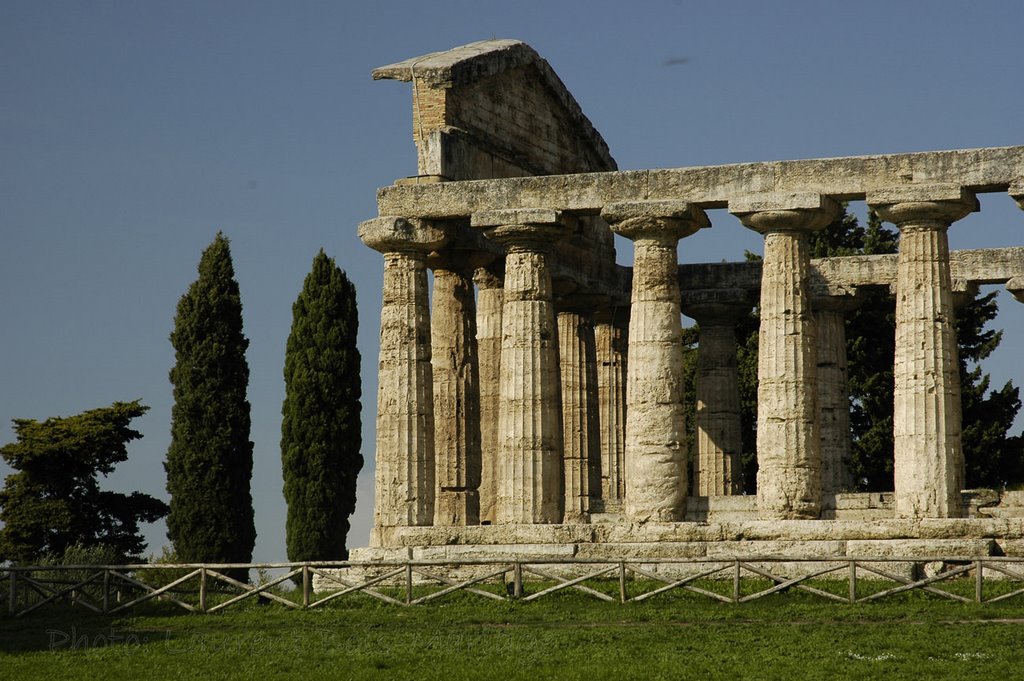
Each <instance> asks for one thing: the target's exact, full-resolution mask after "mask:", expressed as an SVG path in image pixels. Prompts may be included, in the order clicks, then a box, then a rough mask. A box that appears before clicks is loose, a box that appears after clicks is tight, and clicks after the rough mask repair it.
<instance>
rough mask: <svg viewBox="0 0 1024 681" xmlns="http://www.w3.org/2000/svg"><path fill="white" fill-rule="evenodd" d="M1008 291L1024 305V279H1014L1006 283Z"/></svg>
mask: <svg viewBox="0 0 1024 681" xmlns="http://www.w3.org/2000/svg"><path fill="white" fill-rule="evenodd" d="M1006 290H1007V291H1009V292H1010V295H1012V296H1013V297H1014V298H1016V299H1017V300H1018V301H1019V302H1022V303H1024V277H1014V278H1013V279H1011V280H1010V281H1008V282H1006Z"/></svg>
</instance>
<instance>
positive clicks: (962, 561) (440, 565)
mask: <svg viewBox="0 0 1024 681" xmlns="http://www.w3.org/2000/svg"><path fill="white" fill-rule="evenodd" d="M254 569H255V570H260V571H266V570H284V574H283V575H281V576H277V577H274V578H273V579H267V580H261V581H260V583H258V584H247V583H245V582H242V581H239V580H238V579H235V578H234V577H232V576H230V575H229V574H226V573H228V572H230V573H232V574H238V573H239V572H243V571H250V570H254ZM169 572H170V573H171V574H170V575H168V573H169ZM154 577H160V579H154ZM314 578H318V579H319V580H320V586H321V587H325V588H322V589H321V590H320V591H319V592H314V590H313V580H314ZM290 580H295V581H296V582H297V583H298V586H297V588H295V589H294V590H293V591H292V592H291V593H285V592H284V591H283V590H281V589H277V587H280V586H281V585H282V584H285V583H287V582H289V581H290ZM161 582H163V583H161ZM812 582H813V583H812ZM996 583H998V584H999V586H998V587H996V586H995V585H996ZM766 584H767V586H766ZM869 584H870V588H868V585H869ZM4 586H6V593H7V612H8V614H9V615H10V616H13V617H22V616H24V615H27V614H29V613H31V612H33V611H35V610H38V609H39V608H42V607H43V606H45V605H48V604H54V603H62V604H66V605H73V606H76V607H82V608H85V609H86V610H89V611H92V612H96V613H110V614H114V613H119V612H124V611H127V610H130V609H132V608H134V607H136V606H139V605H141V604H142V603H146V602H149V601H153V600H159V601H161V602H164V603H168V604H171V605H173V606H175V607H178V608H181V609H182V610H185V611H187V612H191V613H213V612H218V611H220V610H224V609H225V608H229V607H231V606H233V605H237V604H239V603H242V602H243V601H246V600H248V599H266V600H268V601H273V602H275V603H278V604H280V605H282V606H285V607H287V608H291V609H309V608H318V607H322V606H324V605H325V604H327V603H329V602H331V601H334V600H336V599H339V598H345V597H353V596H358V595H362V596H366V597H370V598H375V599H377V600H379V601H383V602H385V603H388V604H391V605H395V606H411V605H420V604H424V603H429V602H431V601H435V600H438V599H441V598H444V597H445V596H448V595H449V594H452V593H455V592H457V591H462V592H465V593H470V594H474V595H477V596H480V597H482V598H487V599H491V600H498V601H505V600H519V601H522V602H530V601H535V600H537V599H540V598H544V597H546V596H550V595H552V594H555V593H558V592H560V591H563V590H566V589H573V590H576V591H579V592H582V593H584V594H586V595H588V596H591V597H593V598H596V599H599V600H602V601H606V602H610V603H615V602H618V603H638V602H642V601H646V600H648V599H651V598H656V597H658V596H660V595H662V594H665V593H668V592H671V591H676V590H681V591H686V592H689V593H693V594H697V595H700V596H704V597H707V598H710V599H713V600H716V601H720V602H723V603H730V604H738V603H747V602H750V601H754V600H757V599H760V598H764V597H766V596H769V595H771V594H774V593H778V592H781V591H786V590H791V589H792V590H796V591H800V592H803V593H808V594H812V595H814V596H817V597H819V598H823V599H826V600H829V601H834V602H838V603H865V602H871V601H876V600H878V599H882V598H886V597H890V596H895V595H896V594H900V593H904V592H907V591H911V590H920V591H923V592H926V593H928V594H931V595H934V596H937V597H940V598H944V599H948V600H952V601H956V602H960V603H971V602H976V603H995V602H998V601H1005V600H1007V599H1010V598H1015V597H1019V596H1022V595H1024V559H1022V558H1011V557H1001V556H1000V557H996V556H985V557H970V556H953V557H950V556H929V557H920V556H914V557H892V556H878V557H858V558H849V557H846V556H837V557H817V558H797V557H786V556H747V557H730V558H679V559H647V558H645V559H628V560H617V561H615V560H612V561H609V560H601V559H582V558H576V559H566V558H558V559H549V560H543V559H537V560H525V559H524V560H514V561H502V560H463V561H457V562H456V561H427V560H409V561H384V562H350V561H333V562H302V563H244V564H236V563H206V564H191V563H190V564H173V565H172V564H136V565H61V566H9V567H0V589H3V588H4ZM487 587H490V589H489V590H488V588H487ZM972 587H973V588H972ZM972 591H973V593H971V592H972ZM993 591H997V593H992V592H993ZM0 593H3V591H0ZM965 593H967V594H970V595H965ZM213 601H216V602H213Z"/></svg>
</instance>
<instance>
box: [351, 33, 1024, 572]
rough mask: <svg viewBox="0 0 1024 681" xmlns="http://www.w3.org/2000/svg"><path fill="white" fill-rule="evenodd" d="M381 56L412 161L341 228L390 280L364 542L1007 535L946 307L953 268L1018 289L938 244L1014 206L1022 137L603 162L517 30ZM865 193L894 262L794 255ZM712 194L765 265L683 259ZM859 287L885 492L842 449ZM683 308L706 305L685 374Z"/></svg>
mask: <svg viewBox="0 0 1024 681" xmlns="http://www.w3.org/2000/svg"><path fill="white" fill-rule="evenodd" d="M373 75H374V78H390V79H398V80H403V81H409V82H411V84H412V99H413V107H412V109H413V126H412V127H413V137H414V141H415V144H416V147H417V150H418V152H419V153H418V164H419V167H418V169H417V175H416V176H414V177H410V178H406V179H402V180H398V181H396V182H395V184H393V185H391V186H388V187H384V188H383V189H381V190H380V191H379V193H378V201H377V203H378V213H379V216H378V217H376V218H373V219H370V220H367V221H366V222H364V223H363V224H361V225H360V227H359V234H360V237H361V238H362V240H363V242H364V243H365V244H366V245H367V246H369V247H370V248H372V249H374V250H376V251H379V252H380V253H381V254H382V255H383V266H384V277H383V281H384V296H383V306H382V309H381V332H380V362H379V365H378V367H379V369H378V370H379V392H378V399H377V439H376V474H375V475H376V478H375V481H376V492H375V494H376V496H375V511H374V529H373V533H372V537H371V546H370V547H368V548H364V549H357V550H355V551H353V554H352V557H353V559H360V560H365V559H373V558H382V557H395V558H406V557H422V558H445V559H454V558H459V557H472V556H478V557H487V556H507V555H530V556H534V555H535V556H538V557H558V556H590V557H609V558H612V557H622V558H626V557H629V558H632V557H643V556H659V555H660V556H704V555H707V556H714V555H718V556H722V555H740V554H742V555H756V554H762V555H763V554H766V553H773V554H783V555H801V556H804V555H807V556H819V555H820V556H843V555H845V556H856V555H878V554H879V553H880V552H881V553H888V554H892V553H894V552H895V553H899V554H901V555H913V553H914V552H918V553H919V554H920V555H938V554H947V555H949V554H958V555H989V554H990V553H998V552H1002V553H1006V554H1007V555H1022V556H1024V499H1020V498H1019V497H1020V496H1021V494H1020V493H1004V494H1003V495H1002V497H1000V496H999V494H998V493H989V494H988V495H987V496H985V495H979V493H976V492H970V491H964V490H963V468H964V461H963V454H962V450H961V443H960V392H959V385H958V381H959V374H958V364H957V346H956V338H955V331H954V325H953V320H954V317H955V309H954V296H955V294H956V293H957V292H959V291H968V290H971V289H972V287H976V286H977V285H978V284H993V283H1004V284H1005V285H1006V286H1007V288H1008V289H1009V290H1010V291H1011V292H1013V293H1014V295H1015V296H1016V297H1017V298H1018V299H1021V298H1022V297H1024V248H1004V249H987V250H976V251H959V252H958V251H952V252H951V251H950V250H949V246H948V241H947V232H948V230H949V229H951V228H952V229H956V226H955V223H956V221H958V220H960V219H962V218H964V217H965V216H967V215H968V214H970V213H971V212H974V211H977V210H979V209H980V208H981V202H980V201H979V198H980V199H981V200H982V201H983V200H984V198H985V196H986V195H989V194H993V193H1004V194H1005V193H1006V192H1009V194H1010V195H1011V196H1013V197H1014V198H1015V199H1016V200H1017V201H1018V203H1020V204H1022V208H1024V147H1006V148H992V149H973V150H956V151H941V152H929V153H915V154H896V155H886V156H865V157H851V158H834V159H815V160H801V161H785V162H766V163H747V164H740V165H726V166H712V167H699V168H676V169H668V170H641V171H626V172H620V171H617V169H616V165H615V161H614V160H613V159H612V157H611V156H610V154H609V151H608V147H607V145H606V144H605V142H604V140H603V139H602V138H601V136H600V134H599V133H598V132H597V131H596V130H595V129H594V127H593V126H592V125H591V124H590V122H589V121H588V120H587V118H586V117H585V116H584V115H583V113H582V112H581V110H580V108H579V106H578V105H577V103H576V101H575V100H574V99H573V97H572V95H571V94H570V93H569V92H568V90H567V89H566V88H565V86H564V85H563V84H562V82H561V81H560V80H559V78H558V77H557V75H555V73H554V72H553V71H552V69H551V67H550V66H549V65H548V64H547V62H545V61H544V60H543V59H541V58H540V57H539V56H538V55H537V53H536V52H534V51H533V50H532V49H531V48H530V47H528V46H527V45H525V44H523V43H521V42H518V41H512V40H489V41H483V42H480V43H474V44H471V45H467V46H464V47H460V48H456V49H453V50H450V51H447V52H440V53H435V54H429V55H425V56H420V57H416V58H413V59H409V60H406V61H403V62H399V63H397V64H392V65H390V66H385V67H382V68H379V69H377V70H376V71H374V74H373ZM861 200H866V202H867V203H868V205H869V206H871V207H872V208H873V209H874V210H876V211H877V212H878V214H879V215H880V216H881V217H882V218H883V219H884V220H886V221H888V222H890V223H892V224H893V225H895V226H896V227H897V228H898V230H899V232H900V244H899V253H898V255H893V256H856V257H844V258H829V259H823V260H812V259H811V258H810V257H809V247H808V235H810V234H811V233H812V232H814V231H815V230H818V229H821V228H822V227H824V226H826V225H828V224H829V223H830V221H831V220H832V219H833V218H834V216H835V215H836V214H837V211H838V210H839V208H840V205H841V202H844V201H861ZM710 209H727V210H728V211H729V212H730V213H732V214H734V215H736V216H737V217H738V218H739V220H740V221H741V223H742V224H743V225H744V226H745V227H747V228H749V229H752V230H755V231H756V232H758V233H759V234H761V235H763V237H764V252H763V256H764V257H763V262H759V263H747V262H737V263H721V264H692V263H690V262H687V261H686V258H685V256H684V258H683V260H684V262H682V263H680V262H679V257H678V256H677V253H680V252H682V253H684V254H685V253H686V248H685V246H686V239H687V237H689V236H690V235H692V234H694V233H695V232H696V231H698V230H700V229H706V228H709V227H711V228H713V227H714V225H713V222H712V221H711V220H710V219H709V217H708V214H707V211H708V210H710ZM614 234H618V235H620V236H622V237H625V238H626V239H629V240H631V241H632V243H633V250H634V258H633V263H632V266H631V267H626V266H622V265H618V264H616V261H615V248H614V237H613V235H614ZM428 273H432V278H431V277H428ZM431 281H432V291H431V290H428V287H429V286H430V285H431ZM871 287H874V288H877V287H886V288H888V289H889V290H890V291H891V293H892V295H893V296H894V297H895V300H896V318H897V319H896V348H897V349H896V356H895V357H894V360H893V362H894V363H893V367H894V373H895V404H894V439H895V452H894V469H895V478H894V489H893V492H892V493H891V494H881V495H880V494H866V493H854V492H850V491H849V490H850V488H851V487H852V481H851V480H850V479H849V473H848V471H847V470H846V459H847V456H848V448H849V438H850V435H849V430H850V429H849V395H848V390H847V385H846V351H845V347H846V340H845V333H844V323H843V320H844V315H845V314H846V312H847V311H849V310H851V309H854V307H855V306H856V305H857V301H858V292H859V291H861V290H863V289H867V288H871ZM755 305H756V306H757V307H758V309H759V312H760V319H761V322H760V324H761V327H760V355H759V365H758V381H759V383H758V415H757V419H758V421H757V457H758V463H759V471H758V478H757V493H756V496H743V495H741V494H739V490H740V486H739V481H738V468H739V455H740V447H741V443H740V420H739V418H740V417H739V398H738V392H737V391H738V388H737V373H736V371H737V370H736V335H735V332H734V327H735V325H736V324H737V322H738V321H739V320H740V319H741V318H743V317H745V316H746V315H747V314H748V313H749V311H750V310H751V309H752V308H753V307H754V306H755ZM682 314H686V315H687V316H689V317H691V318H693V319H696V320H697V322H698V323H699V328H700V337H699V349H698V357H699V359H698V368H697V371H698V376H697V389H696V394H695V395H692V394H686V393H685V391H684V386H683V348H682V344H681V339H682V325H681V315H682ZM691 400H693V401H695V403H696V424H695V425H696V433H697V434H696V438H695V448H696V451H694V452H692V453H691V452H688V451H687V450H686V446H685V441H686V438H685V426H686V424H685V423H684V405H685V404H686V403H687V402H688V401H691ZM993 495H994V496H993Z"/></svg>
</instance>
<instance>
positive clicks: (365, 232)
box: [359, 216, 449, 253]
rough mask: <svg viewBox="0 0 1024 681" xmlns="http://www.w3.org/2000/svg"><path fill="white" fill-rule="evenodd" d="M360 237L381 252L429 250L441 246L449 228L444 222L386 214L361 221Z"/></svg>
mask: <svg viewBox="0 0 1024 681" xmlns="http://www.w3.org/2000/svg"><path fill="white" fill-rule="evenodd" d="M359 238H360V239H362V241H363V243H364V244H366V245H367V246H369V247H370V248H372V249H374V250H375V251H380V252H381V253H388V252H391V251H416V252H420V253H429V252H430V251H435V250H437V249H438V248H441V247H442V246H443V245H444V244H445V243H446V242H447V241H448V239H449V231H448V230H447V229H446V228H445V227H444V226H443V225H441V224H439V223H435V222H431V221H427V220H419V219H415V218H403V217H396V216H382V217H378V218H373V219H372V220H366V221H365V222H361V223H359Z"/></svg>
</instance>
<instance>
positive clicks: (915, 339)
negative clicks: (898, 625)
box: [867, 185, 977, 518]
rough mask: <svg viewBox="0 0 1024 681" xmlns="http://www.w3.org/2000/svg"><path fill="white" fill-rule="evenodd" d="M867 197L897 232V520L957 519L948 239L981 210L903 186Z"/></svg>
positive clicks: (957, 196) (952, 193) (966, 197)
mask: <svg viewBox="0 0 1024 681" xmlns="http://www.w3.org/2000/svg"><path fill="white" fill-rule="evenodd" d="M867 198H868V202H869V203H870V204H871V206H872V207H873V208H874V209H875V210H876V211H877V212H878V214H879V216H880V217H881V218H882V219H883V220H886V221H888V222H892V223H894V224H895V225H896V227H898V228H899V230H900V245H899V256H898V260H897V271H896V357H895V362H894V366H893V378H894V383H895V386H894V405H893V444H894V452H893V456H894V464H893V469H894V470H893V472H894V479H895V487H896V515H897V517H903V518H949V517H958V516H960V515H961V514H962V509H961V505H962V503H961V494H960V491H961V489H962V488H963V481H964V470H963V468H964V461H963V450H962V448H961V440H960V427H961V423H960V421H961V414H960V368H959V362H958V358H957V341H956V329H955V327H954V311H953V291H952V282H951V277H950V271H949V241H948V237H947V233H946V232H947V230H948V228H949V225H950V224H952V223H953V222H955V221H956V220H959V219H960V218H962V217H964V216H966V215H967V214H968V213H970V212H971V211H973V210H976V209H977V200H976V199H975V198H974V195H973V194H971V193H970V192H968V191H966V190H964V189H961V188H960V187H956V186H948V185H942V186H935V185H931V186H917V187H899V188H895V189H891V190H885V191H879V192H874V193H871V194H868V197H867Z"/></svg>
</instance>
